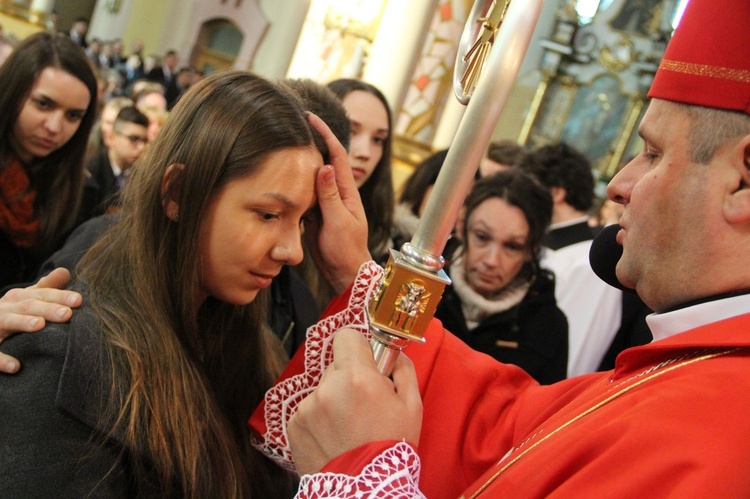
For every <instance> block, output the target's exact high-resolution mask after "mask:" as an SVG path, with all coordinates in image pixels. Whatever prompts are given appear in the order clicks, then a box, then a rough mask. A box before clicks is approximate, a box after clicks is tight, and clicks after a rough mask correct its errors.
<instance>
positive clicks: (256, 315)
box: [0, 0, 750, 498]
mask: <svg viewBox="0 0 750 499" xmlns="http://www.w3.org/2000/svg"><path fill="white" fill-rule="evenodd" d="M719 3H721V4H722V5H721V8H718V9H717V8H716V6H715V5H714V2H709V1H708V0H692V1H691V2H690V4H689V5H688V8H687V10H686V12H685V15H684V18H683V20H682V23H681V25H680V27H679V28H678V30H677V31H676V33H675V35H674V38H673V40H672V41H671V42H670V44H669V46H668V49H667V52H666V54H665V58H664V61H663V62H662V65H661V66H660V68H659V70H658V72H657V74H656V78H655V80H654V83H653V86H652V88H651V92H650V97H651V98H652V102H651V104H650V107H649V109H648V112H647V113H646V115H645V116H644V118H643V120H642V123H641V125H640V128H639V134H640V136H641V137H642V139H643V141H644V146H643V151H642V152H641V153H640V154H638V155H637V156H635V157H634V158H632V160H631V161H630V162H629V163H627V165H625V166H624V167H623V168H622V170H621V171H620V172H619V173H618V174H617V175H616V177H615V178H614V179H613V180H612V181H611V183H610V184H609V186H608V196H609V199H610V200H611V201H613V202H614V203H615V204H616V206H618V207H620V208H621V210H620V215H619V216H620V218H617V220H616V222H619V223H620V224H621V228H620V226H618V228H619V231H617V230H615V231H608V230H603V229H602V228H603V226H604V225H606V224H607V223H608V222H604V221H603V220H604V217H602V218H601V219H600V218H599V215H596V216H592V212H593V210H594V207H595V206H597V203H596V199H595V196H594V183H595V180H594V176H593V174H592V168H591V164H590V163H589V161H588V160H587V159H586V157H585V156H584V155H583V154H581V153H580V152H578V151H576V150H574V149H573V148H571V147H570V146H568V145H566V144H564V143H559V144H551V145H546V146H543V147H538V148H534V149H531V150H528V149H526V148H524V147H522V146H520V145H518V144H515V143H513V142H511V141H502V142H499V143H493V144H491V145H490V147H489V148H488V150H487V151H486V154H485V158H484V159H483V160H482V162H481V164H480V165H477V175H476V178H475V181H474V184H473V187H472V189H471V191H470V193H469V194H468V196H467V198H466V200H465V202H464V206H463V209H462V211H461V213H460V214H459V217H458V220H457V221H456V225H455V230H454V233H453V235H452V237H451V239H450V240H449V244H448V246H447V248H446V250H445V253H444V257H445V260H446V267H445V270H446V272H447V274H448V276H449V277H450V278H451V283H450V285H449V286H448V287H447V288H446V290H445V293H444V296H443V298H442V301H441V302H440V303H439V305H438V308H437V311H436V312H435V320H433V321H432V322H431V323H430V326H429V328H428V331H427V334H426V340H427V341H426V343H425V344H410V345H409V346H408V347H407V348H406V349H405V351H404V355H401V356H400V357H399V360H398V362H397V364H396V367H395V369H394V371H393V375H392V376H391V377H390V378H389V377H384V376H382V375H381V374H380V373H379V372H378V371H377V368H376V366H375V364H374V361H373V359H372V355H371V350H370V347H369V344H368V342H367V341H366V340H365V338H367V337H368V335H369V332H368V327H367V319H366V308H367V302H368V300H369V299H370V298H371V297H372V294H373V292H374V291H375V290H376V288H377V286H378V283H379V281H380V278H381V276H382V273H383V268H382V266H383V265H384V264H385V262H386V260H387V258H388V254H389V250H391V249H399V248H400V247H401V245H402V244H403V243H404V242H405V241H408V240H409V239H410V238H411V236H412V235H413V233H414V229H415V225H416V223H418V220H419V217H420V216H421V214H422V210H423V209H424V206H425V202H426V199H427V198H428V196H429V195H430V192H431V189H432V186H433V185H434V183H435V181H436V178H437V176H438V174H439V171H440V169H441V167H442V165H443V162H444V161H445V158H446V156H447V152H448V151H447V150H444V151H438V152H436V153H435V154H434V155H433V156H430V157H429V158H427V159H426V160H425V162H424V163H423V164H422V165H419V166H418V167H417V168H415V171H414V174H413V175H412V177H411V178H410V179H409V180H408V181H407V183H406V184H405V186H404V188H403V190H402V191H401V192H400V193H399V194H400V196H399V197H398V198H397V196H396V192H394V189H393V182H392V178H391V161H392V158H391V149H392V140H393V137H392V127H393V120H392V116H391V106H390V104H389V102H388V101H387V100H386V98H385V96H384V95H383V94H382V92H380V90H378V89H377V88H376V87H374V86H373V85H370V84H368V83H366V82H362V81H359V80H353V79H340V80H335V81H332V82H330V83H328V84H327V85H321V84H318V83H315V82H313V81H311V80H286V81H277V82H274V81H270V80H267V79H265V78H263V77H261V76H258V75H253V74H251V73H248V72H243V71H229V72H221V73H216V74H212V75H209V76H206V77H200V78H195V79H194V80H193V79H191V78H188V77H187V76H185V72H183V71H182V70H180V69H178V64H177V54H176V53H175V52H172V51H170V52H168V53H167V54H165V57H164V58H163V61H161V62H160V63H158V64H157V65H155V66H154V67H153V68H152V69H151V70H150V71H148V72H146V71H141V72H140V75H141V76H146V78H145V79H142V80H138V79H136V80H133V81H132V82H130V83H129V84H125V85H124V86H123V87H122V88H120V90H117V91H109V90H107V91H104V92H103V91H102V85H101V78H99V77H98V73H97V70H98V69H97V68H103V67H109V68H110V69H112V66H111V65H110V62H109V61H110V60H114V59H117V60H118V62H117V63H116V64H115V66H117V65H120V66H121V67H122V68H125V70H126V72H127V61H128V60H130V59H131V57H134V56H136V53H135V52H134V54H133V55H132V56H131V57H126V56H121V55H120V53H121V48H120V49H117V50H115V52H116V53H117V54H118V55H117V57H111V56H112V53H104V54H102V51H101V48H100V47H99V48H97V47H96V41H95V40H88V41H87V39H86V29H85V28H86V26H84V24H85V23H84V21H85V20H80V21H81V22H80V23H77V24H76V25H74V27H73V29H72V30H71V32H70V33H69V34H67V35H62V34H55V33H39V34H36V35H32V36H30V37H28V38H26V39H25V40H23V41H21V42H20V43H19V44H18V45H17V46H16V47H15V48H14V49H13V51H12V52H11V53H10V55H9V57H8V59H7V60H6V62H5V63H4V64H3V65H2V66H0V81H2V82H3V83H4V84H3V85H2V86H1V87H0V108H2V109H6V110H9V112H6V113H5V114H4V115H3V117H2V118H1V119H0V197H1V198H2V204H0V252H2V255H3V259H2V263H0V287H5V289H6V290H7V292H6V293H5V294H4V296H2V298H0V342H2V352H0V371H2V372H3V373H5V374H0V385H2V387H1V388H0V414H3V416H2V418H3V421H2V423H0V435H2V441H3V442H4V448H5V449H6V452H5V453H4V454H3V455H4V457H3V458H0V477H2V483H3V487H4V490H9V491H10V492H11V495H12V496H18V497H24V496H59V495H63V496H84V495H85V496H89V495H93V496H106V497H111V496H132V495H159V496H164V495H177V496H190V497H208V496H210V497H251V496H256V497H259V496H260V497H289V496H291V495H292V494H293V493H294V491H295V490H297V494H298V496H299V497H302V498H316V497H324V496H325V497H379V496H381V495H382V494H388V495H389V496H393V497H422V496H423V495H424V496H427V497H458V496H461V495H462V494H463V496H465V497H476V496H477V495H479V494H486V495H487V496H488V497H489V496H497V495H499V494H501V493H504V494H510V495H514V496H523V497H527V496H528V497H543V496H548V495H554V494H559V495H583V496H586V495H598V494H600V493H603V492H606V493H609V494H614V495H615V496H617V497H631V496H642V495H649V496H654V495H656V496H670V495H685V494H688V495H695V494H696V493H697V494H698V495H720V496H732V497H734V496H736V497H741V496H743V495H746V494H747V493H748V492H750V482H748V480H747V478H746V477H745V473H744V472H743V469H744V468H743V466H742V465H741V464H742V463H744V462H745V461H746V458H745V454H746V453H745V449H746V448H747V444H748V442H747V441H746V438H745V435H747V434H748V432H747V431H745V430H747V428H746V423H745V420H744V418H743V417H742V414H744V412H745V410H746V409H747V408H748V407H747V406H748V403H747V400H748V398H747V396H746V395H745V392H744V390H745V389H746V388H747V386H746V384H747V381H746V376H744V373H745V370H746V369H747V346H748V345H747V343H748V340H747V339H746V330H747V327H748V325H747V324H746V323H747V321H748V318H747V317H748V315H747V312H748V309H747V290H748V289H749V288H750V284H748V283H750V276H749V275H745V272H744V271H743V270H742V269H743V268H744V264H743V260H742V254H741V251H737V248H741V247H742V243H744V242H746V241H747V239H748V238H750V232H749V231H748V226H749V225H748V224H749V223H750V210H749V209H748V207H750V202H749V201H748V194H747V192H748V189H747V186H748V185H750V118H748V113H750V108H748V104H747V103H748V102H750V100H748V99H750V86H749V84H748V82H749V81H750V80H748V79H747V78H745V76H744V75H746V73H750V67H748V66H747V63H746V61H745V58H744V57H743V54H744V41H746V39H747V36H746V35H745V34H744V30H743V24H744V22H746V21H748V20H750V11H749V10H748V7H747V6H746V5H744V4H742V3H741V2H739V0H720V1H719ZM730 14H731V15H730ZM717 28H718V29H717ZM707 29H710V30H711V32H712V33H713V35H712V37H711V38H710V43H706V42H705V40H707V39H706V37H705V36H704V34H705V33H706V30H707ZM716 33H718V35H717V34H716ZM0 35H2V34H1V33H0ZM113 48H115V47H113ZM105 55H106V57H105ZM138 56H140V54H138ZM123 60H124V61H125V62H123ZM711 68H713V69H711ZM714 69H715V71H714ZM117 71H120V70H119V69H117ZM181 74H182V76H183V77H184V78H185V79H184V80H181V79H180V75H181ZM123 81H127V79H126V78H123ZM154 110H158V118H157V117H156V116H157V114H149V113H154V112H155V111H154ZM601 204H602V205H604V203H601ZM592 218H595V219H596V220H593V221H592ZM597 220H599V221H598V222H597ZM71 234H72V235H71ZM614 234H616V242H613V243H611V241H610V240H611V239H612V238H613V237H615V236H614ZM607 238H609V239H607ZM610 243H611V244H612V245H614V246H618V247H620V249H621V250H622V253H621V254H618V253H617V252H612V254H611V258H610V259H611V261H609V260H608V261H606V262H605V263H604V265H606V266H608V267H609V268H610V270H611V272H612V274H613V275H614V274H616V278H615V280H617V281H618V282H617V283H616V284H617V286H618V287H617V288H615V287H612V286H610V285H609V284H606V283H604V282H602V281H601V280H599V279H598V277H597V275H596V274H595V272H594V270H595V269H592V268H591V265H590V263H589V253H590V252H591V251H592V250H593V249H595V248H596V247H597V246H601V245H602V244H610ZM59 267H65V268H67V269H69V270H70V272H68V271H66V270H63V269H60V268H59ZM34 283H35V284H34ZM329 302H330V305H328V303H329ZM326 306H327V307H326ZM323 309H325V312H324V313H323V314H322V316H321V319H320V321H318V315H319V311H320V310H323ZM654 312H655V313H654ZM647 316H648V319H647ZM337 331H338V332H337ZM28 332H37V334H33V335H32V334H17V333H28ZM290 358H291V361H290V360H289V359H290ZM21 363H23V368H21ZM597 371H598V372H597ZM279 375H280V377H278V376H279ZM580 375H583V376H580ZM277 377H278V378H277ZM274 380H275V381H274ZM543 385H548V386H543ZM727 404H728V405H729V406H731V408H732V410H730V411H726V410H723V409H722V407H725V406H727ZM248 422H249V424H248ZM635 456H637V457H638V459H635ZM631 458H632V459H631ZM623 463H624V464H623ZM617 467H619V468H618V469H622V468H623V467H625V469H626V470H627V473H624V474H623V473H620V472H613V471H612V470H613V469H615V468H617ZM290 471H291V473H290ZM299 477H301V482H300V481H299ZM32 478H33V479H32Z"/></svg>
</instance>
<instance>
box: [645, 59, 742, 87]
mask: <svg viewBox="0 0 750 499" xmlns="http://www.w3.org/2000/svg"><path fill="white" fill-rule="evenodd" d="M659 69H665V70H667V71H674V72H676V73H684V74H689V75H695V76H708V77H709V78H720V79H722V80H731V81H739V82H741V83H750V71H748V70H746V69H734V68H723V67H721V66H710V65H708V64H695V63H692V62H681V61H670V60H668V59H664V60H662V61H661V64H659Z"/></svg>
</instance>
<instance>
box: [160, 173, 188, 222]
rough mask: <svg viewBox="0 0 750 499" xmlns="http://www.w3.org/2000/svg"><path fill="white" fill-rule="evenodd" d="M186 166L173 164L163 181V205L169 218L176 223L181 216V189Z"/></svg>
mask: <svg viewBox="0 0 750 499" xmlns="http://www.w3.org/2000/svg"><path fill="white" fill-rule="evenodd" d="M184 171H185V165H183V164H180V163H173V164H171V165H169V166H168V167H167V171H165V172H164V176H163V177H162V179H161V204H162V206H163V207H164V212H165V213H166V214H167V218H169V219H170V220H171V221H173V222H176V221H177V220H178V219H179V214H180V202H179V199H180V190H181V189H180V187H181V185H182V174H183V172H184Z"/></svg>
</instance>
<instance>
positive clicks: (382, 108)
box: [328, 79, 394, 263]
mask: <svg viewBox="0 0 750 499" xmlns="http://www.w3.org/2000/svg"><path fill="white" fill-rule="evenodd" d="M328 88H330V89H331V90H333V92H334V93H335V94H336V95H338V96H339V98H340V99H341V102H342V103H343V104H344V109H346V113H347V114H348V115H349V119H350V120H351V125H352V135H351V141H350V144H349V163H350V164H351V167H352V172H353V173H354V180H355V181H356V182H357V188H358V189H359V193H360V195H361V197H362V204H363V205H364V207H365V213H366V214H367V223H368V224H369V238H368V246H369V247H370V253H371V254H372V257H373V259H374V260H375V261H377V262H380V263H384V262H385V261H386V260H388V249H389V248H390V247H391V245H392V244H391V228H392V226H393V209H394V199H393V178H392V174H391V144H392V139H391V137H392V135H391V128H392V126H391V123H392V119H391V110H390V107H389V106H388V101H387V100H386V98H385V96H384V95H383V93H382V92H381V91H380V90H378V89H377V88H376V87H374V86H372V85H370V84H369V83H365V82H363V81H359V80H352V79H339V80H334V81H332V82H330V83H329V84H328Z"/></svg>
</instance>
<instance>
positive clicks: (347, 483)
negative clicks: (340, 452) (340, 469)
mask: <svg viewBox="0 0 750 499" xmlns="http://www.w3.org/2000/svg"><path fill="white" fill-rule="evenodd" d="M419 468H420V462H419V456H417V453H416V452H414V449H412V447H411V446H410V445H409V444H407V443H404V442H399V443H398V444H396V445H394V446H392V447H389V448H388V449H386V450H385V451H383V452H382V453H381V454H379V455H378V456H376V457H375V458H374V459H373V460H372V462H370V464H368V465H367V466H365V468H364V469H363V470H362V473H360V474H359V475H357V476H349V475H345V474H341V473H315V474H314V475H305V476H303V477H302V479H301V480H300V485H299V490H298V491H297V495H296V496H295V499H322V498H336V499H348V498H356V499H365V498H368V499H384V498H385V499H388V498H394V499H395V498H399V499H406V498H424V497H425V496H424V495H423V494H422V493H421V492H420V491H419Z"/></svg>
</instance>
